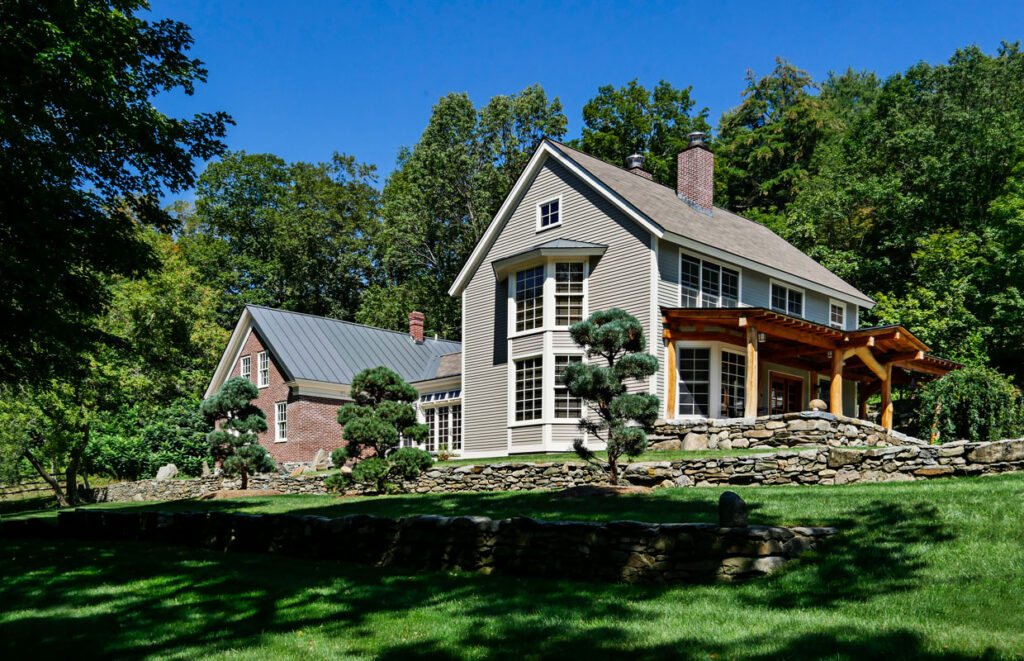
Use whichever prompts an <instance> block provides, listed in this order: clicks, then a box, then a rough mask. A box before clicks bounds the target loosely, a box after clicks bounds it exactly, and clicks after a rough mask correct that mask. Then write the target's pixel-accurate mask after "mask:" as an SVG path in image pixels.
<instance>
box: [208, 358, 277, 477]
mask: <svg viewBox="0 0 1024 661" xmlns="http://www.w3.org/2000/svg"><path fill="white" fill-rule="evenodd" d="M257 396H259V390H257V389H256V386H254V385H253V384H252V382H251V381H249V380H248V379H243V378H240V377H234V378H231V379H228V380H227V381H226V382H225V383H224V385H223V386H221V389H220V391H219V392H218V393H217V394H215V395H213V396H212V397H210V398H209V399H207V400H206V401H204V402H203V404H202V407H201V410H202V412H203V415H204V416H206V419H207V420H209V421H210V422H217V421H222V422H221V423H220V426H219V428H218V429H215V430H214V431H211V432H210V433H209V434H207V435H206V440H207V443H208V444H209V448H210V456H212V457H213V458H214V460H216V461H220V462H222V463H221V468H223V469H224V472H225V473H227V474H228V475H234V474H240V475H241V476H242V488H243V489H245V488H247V487H248V486H249V473H271V472H273V471H274V470H275V469H276V465H275V464H274V460H273V459H271V458H270V454H269V453H268V452H267V449H266V448H265V447H263V446H262V445H260V443H259V433H260V432H264V431H266V430H267V416H266V414H265V413H263V411H261V410H260V409H259V408H258V407H256V406H255V405H254V404H253V403H252V400H254V399H256V397H257Z"/></svg>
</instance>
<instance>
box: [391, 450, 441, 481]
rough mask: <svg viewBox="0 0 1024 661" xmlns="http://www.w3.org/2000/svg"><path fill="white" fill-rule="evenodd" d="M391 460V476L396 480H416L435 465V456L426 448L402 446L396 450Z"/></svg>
mask: <svg viewBox="0 0 1024 661" xmlns="http://www.w3.org/2000/svg"><path fill="white" fill-rule="evenodd" d="M388 459H390V460H391V471H390V477H391V478H392V479H396V480H415V479H416V478H417V477H419V476H420V475H421V474H423V471H425V470H427V469H428V468H430V467H431V466H433V465H434V458H433V457H432V456H430V453H429V452H427V451H426V450H421V449H419V448H401V449H399V450H395V452H394V454H392V455H391V456H390V457H388Z"/></svg>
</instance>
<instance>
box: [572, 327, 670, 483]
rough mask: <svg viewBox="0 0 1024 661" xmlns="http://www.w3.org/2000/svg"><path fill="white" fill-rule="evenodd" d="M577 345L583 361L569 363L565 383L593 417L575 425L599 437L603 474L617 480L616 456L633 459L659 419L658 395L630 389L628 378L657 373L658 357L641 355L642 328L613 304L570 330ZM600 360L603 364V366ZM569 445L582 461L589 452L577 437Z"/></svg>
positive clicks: (635, 378)
mask: <svg viewBox="0 0 1024 661" xmlns="http://www.w3.org/2000/svg"><path fill="white" fill-rule="evenodd" d="M569 334H570V335H571V336H572V339H573V341H574V342H576V344H578V345H580V346H581V347H583V348H584V349H585V350H586V352H587V357H588V358H591V359H598V360H592V361H591V362H586V363H570V364H569V366H568V367H566V370H565V384H566V387H567V388H568V390H569V393H570V394H571V395H573V396H574V397H580V398H582V399H583V400H585V401H586V402H587V404H588V407H589V408H590V410H591V412H593V414H594V415H595V416H596V417H587V418H584V419H582V420H580V429H581V430H583V431H585V432H587V433H588V434H590V435H591V436H593V437H594V438H595V439H597V440H599V441H604V442H605V444H606V446H607V452H608V462H607V469H608V478H609V480H611V482H612V484H616V483H617V482H618V481H619V465H618V460H619V457H621V456H623V455H625V456H627V457H631V458H632V457H637V456H639V455H641V454H643V452H644V450H646V449H647V434H646V433H645V430H646V429H650V427H651V425H653V424H654V421H655V420H656V419H657V417H658V397H657V396H655V395H652V394H650V393H630V392H628V391H627V388H626V383H625V382H626V381H627V380H641V379H645V378H647V377H649V376H651V375H653V374H655V373H656V372H657V371H658V359H657V358H655V357H654V356H652V355H651V354H649V353H643V351H644V348H645V346H646V342H645V340H644V330H643V326H641V325H640V322H639V321H637V319H636V317H634V316H632V315H631V314H629V313H628V312H626V311H624V310H620V309H618V308H613V309H611V310H605V311H598V312H595V313H594V314H592V315H590V317H589V318H587V319H585V320H584V321H580V322H577V323H575V324H573V325H572V326H571V327H570V328H569ZM602 363H604V364H602ZM573 449H574V450H576V453H577V454H578V455H579V456H580V457H581V458H583V459H584V460H586V461H595V456H594V453H593V452H592V451H591V450H589V449H588V448H587V447H586V446H584V444H583V439H582V438H578V439H576V441H575V442H574V443H573Z"/></svg>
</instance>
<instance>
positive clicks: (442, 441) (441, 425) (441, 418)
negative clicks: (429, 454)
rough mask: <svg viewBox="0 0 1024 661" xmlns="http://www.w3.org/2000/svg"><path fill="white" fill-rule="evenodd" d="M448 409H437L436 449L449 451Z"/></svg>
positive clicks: (443, 407) (444, 407)
mask: <svg viewBox="0 0 1024 661" xmlns="http://www.w3.org/2000/svg"><path fill="white" fill-rule="evenodd" d="M448 422H449V421H448V407H447V406H440V407H438V409H437V447H438V448H440V449H444V448H447V449H449V450H451V439H449V438H448Z"/></svg>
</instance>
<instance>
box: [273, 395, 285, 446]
mask: <svg viewBox="0 0 1024 661" xmlns="http://www.w3.org/2000/svg"><path fill="white" fill-rule="evenodd" d="M274 440H275V441H287V440H288V402H277V403H276V404H274Z"/></svg>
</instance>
